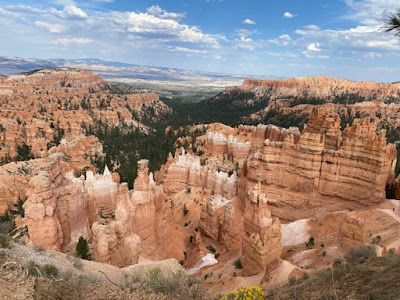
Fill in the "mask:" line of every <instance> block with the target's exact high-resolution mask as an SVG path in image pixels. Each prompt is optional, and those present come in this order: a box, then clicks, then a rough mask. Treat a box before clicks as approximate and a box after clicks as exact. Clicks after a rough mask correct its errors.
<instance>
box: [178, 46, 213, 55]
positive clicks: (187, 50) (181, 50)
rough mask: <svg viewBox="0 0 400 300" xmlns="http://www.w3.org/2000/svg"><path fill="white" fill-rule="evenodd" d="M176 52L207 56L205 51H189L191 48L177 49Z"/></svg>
mask: <svg viewBox="0 0 400 300" xmlns="http://www.w3.org/2000/svg"><path fill="white" fill-rule="evenodd" d="M174 50H176V51H179V52H185V53H194V54H205V53H207V51H205V50H198V49H189V48H186V47H176V48H175V49H174Z"/></svg>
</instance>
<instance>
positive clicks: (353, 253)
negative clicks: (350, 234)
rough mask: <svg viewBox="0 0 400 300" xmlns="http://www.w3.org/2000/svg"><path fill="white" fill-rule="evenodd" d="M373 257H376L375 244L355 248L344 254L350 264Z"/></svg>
mask: <svg viewBox="0 0 400 300" xmlns="http://www.w3.org/2000/svg"><path fill="white" fill-rule="evenodd" d="M373 257H376V252H375V248H374V247H373V246H363V247H357V248H353V249H351V250H350V251H349V252H347V253H346V255H345V256H344V258H345V259H346V261H347V262H348V263H349V264H354V265H356V264H361V263H363V262H365V261H367V260H369V259H370V258H373Z"/></svg>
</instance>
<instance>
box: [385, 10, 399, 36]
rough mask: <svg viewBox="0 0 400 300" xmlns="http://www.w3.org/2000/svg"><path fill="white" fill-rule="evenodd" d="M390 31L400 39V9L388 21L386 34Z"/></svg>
mask: <svg viewBox="0 0 400 300" xmlns="http://www.w3.org/2000/svg"><path fill="white" fill-rule="evenodd" d="M390 31H393V32H394V34H395V35H397V36H399V37H400V9H399V10H398V11H397V12H395V13H391V14H390V16H389V18H388V19H387V21H386V32H390Z"/></svg>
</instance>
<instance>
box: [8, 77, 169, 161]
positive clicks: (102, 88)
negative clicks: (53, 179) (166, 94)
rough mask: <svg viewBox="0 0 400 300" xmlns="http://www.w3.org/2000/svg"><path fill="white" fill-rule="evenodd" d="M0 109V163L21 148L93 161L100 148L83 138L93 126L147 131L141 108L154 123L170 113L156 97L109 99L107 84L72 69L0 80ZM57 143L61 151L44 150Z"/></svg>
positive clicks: (111, 96)
mask: <svg viewBox="0 0 400 300" xmlns="http://www.w3.org/2000/svg"><path fill="white" fill-rule="evenodd" d="M0 105H1V110H0V123H1V125H2V127H1V128H0V158H4V157H6V156H9V157H11V158H14V157H16V156H17V147H18V146H21V145H22V144H23V143H25V144H27V145H28V146H30V147H31V152H32V153H33V155H34V156H35V157H46V156H47V155H49V154H51V153H55V152H59V151H64V150H65V151H67V152H68V153H67V154H68V155H70V154H74V153H76V155H72V158H75V157H77V156H80V155H83V154H86V155H87V156H89V157H94V156H95V155H98V154H100V153H101V152H102V146H101V144H100V143H99V141H98V140H97V139H96V138H94V137H85V133H87V132H88V131H89V130H91V129H93V128H94V126H95V125H97V124H100V123H101V124H104V125H106V126H108V127H110V128H111V127H120V126H130V127H137V128H139V129H141V130H142V131H147V130H148V128H147V127H146V126H144V125H143V124H142V123H141V122H140V120H141V118H142V117H143V116H144V114H145V111H146V109H147V108H149V107H151V108H152V112H154V113H153V114H152V115H151V116H150V117H151V118H153V119H154V120H157V118H158V117H159V116H161V115H163V114H166V113H169V112H170V109H169V108H168V107H167V106H166V105H165V104H163V103H162V102H161V101H160V100H159V97H158V94H154V93H138V94H127V95H122V94H113V87H112V86H111V85H110V84H109V83H107V82H105V81H103V80H102V79H101V78H100V77H98V76H96V75H95V74H93V73H91V72H88V71H84V70H78V69H43V70H40V71H36V72H33V73H31V74H20V75H12V76H9V77H7V78H1V79H0ZM61 138H63V139H62V140H61V146H62V148H63V149H50V148H51V147H53V146H56V145H55V143H54V142H55V141H58V142H59V140H60V139H61ZM82 163H83V160H80V161H79V163H77V165H78V164H81V165H82ZM83 167H84V166H83Z"/></svg>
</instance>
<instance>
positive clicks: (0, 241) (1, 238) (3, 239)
mask: <svg viewBox="0 0 400 300" xmlns="http://www.w3.org/2000/svg"><path fill="white" fill-rule="evenodd" d="M7 245H8V236H7V235H6V234H2V233H0V246H1V247H5V246H7Z"/></svg>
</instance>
